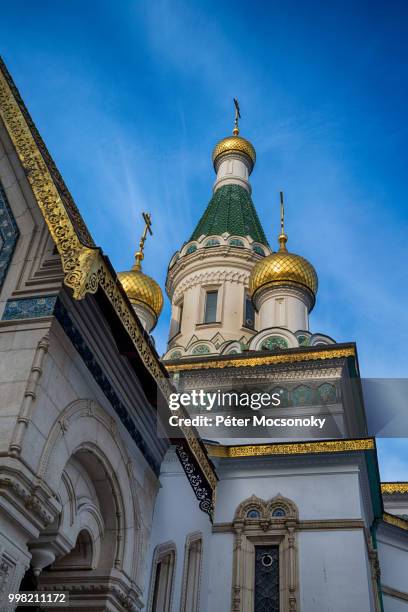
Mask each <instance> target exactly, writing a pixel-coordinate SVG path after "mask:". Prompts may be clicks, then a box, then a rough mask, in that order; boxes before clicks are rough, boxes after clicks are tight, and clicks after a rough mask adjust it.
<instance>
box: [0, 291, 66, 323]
mask: <svg viewBox="0 0 408 612" xmlns="http://www.w3.org/2000/svg"><path fill="white" fill-rule="evenodd" d="M56 301H57V296H56V295H46V296H41V297H30V298H18V299H16V300H8V302H7V303H6V307H5V309H4V313H3V316H2V320H3V321H13V320H15V319H35V318H39V317H50V316H51V315H52V314H53V312H54V307H55V304H56Z"/></svg>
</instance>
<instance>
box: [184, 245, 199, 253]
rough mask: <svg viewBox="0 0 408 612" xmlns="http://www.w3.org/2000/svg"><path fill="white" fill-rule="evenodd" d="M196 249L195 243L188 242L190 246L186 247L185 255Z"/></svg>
mask: <svg viewBox="0 0 408 612" xmlns="http://www.w3.org/2000/svg"><path fill="white" fill-rule="evenodd" d="M196 250H197V247H196V245H195V244H190V246H189V247H188V248H187V249H186V255H190V254H191V253H194V252H195V251H196Z"/></svg>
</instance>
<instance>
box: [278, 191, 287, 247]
mask: <svg viewBox="0 0 408 612" xmlns="http://www.w3.org/2000/svg"><path fill="white" fill-rule="evenodd" d="M280 226H281V231H280V234H279V236H278V241H279V245H280V246H279V250H280V251H287V248H286V243H287V241H288V237H287V235H286V234H285V204H284V200H283V191H281V192H280Z"/></svg>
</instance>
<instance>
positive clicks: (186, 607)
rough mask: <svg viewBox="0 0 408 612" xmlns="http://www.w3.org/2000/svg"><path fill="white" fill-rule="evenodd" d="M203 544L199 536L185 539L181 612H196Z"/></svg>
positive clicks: (198, 598)
mask: <svg viewBox="0 0 408 612" xmlns="http://www.w3.org/2000/svg"><path fill="white" fill-rule="evenodd" d="M202 548H203V542H202V538H201V534H192V535H191V536H188V537H187V540H186V547H185V555H184V576H183V591H182V595H181V612H198V609H199V601H200V578H201V560H202Z"/></svg>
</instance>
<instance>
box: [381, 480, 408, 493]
mask: <svg viewBox="0 0 408 612" xmlns="http://www.w3.org/2000/svg"><path fill="white" fill-rule="evenodd" d="M381 493H382V494H383V495H395V494H397V495H407V494H408V482H382V483H381Z"/></svg>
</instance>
